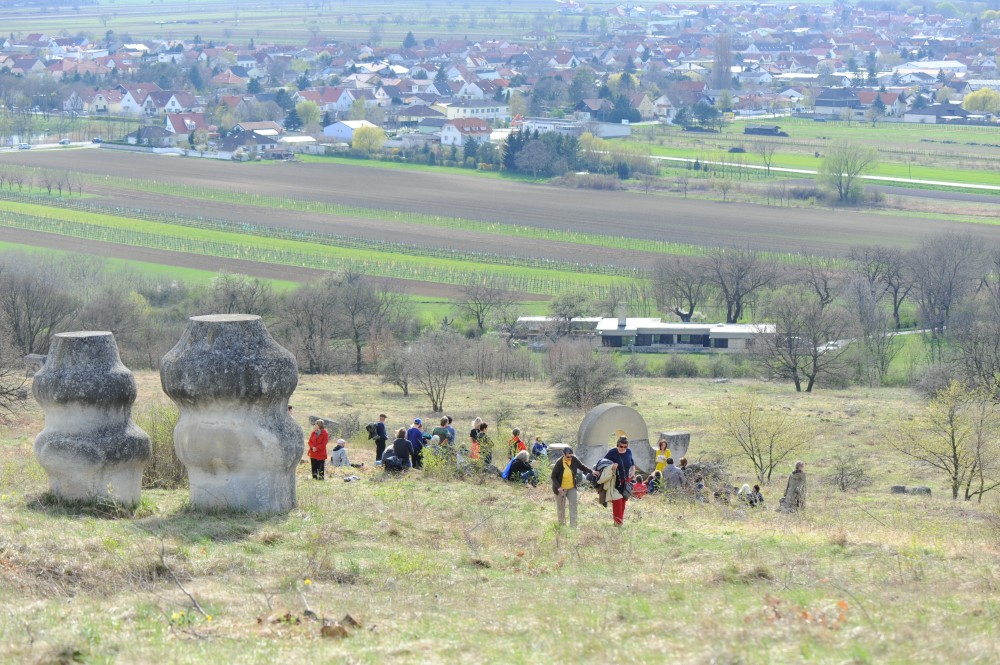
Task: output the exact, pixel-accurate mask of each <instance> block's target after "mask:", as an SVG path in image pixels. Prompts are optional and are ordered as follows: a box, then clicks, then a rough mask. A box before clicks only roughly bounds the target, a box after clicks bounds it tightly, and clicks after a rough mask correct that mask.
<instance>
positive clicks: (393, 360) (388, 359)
mask: <svg viewBox="0 0 1000 665" xmlns="http://www.w3.org/2000/svg"><path fill="white" fill-rule="evenodd" d="M409 354H410V347H408V346H396V347H395V348H393V349H392V350H391V351H389V353H388V354H386V356H385V358H383V360H382V364H381V366H380V368H379V371H380V373H381V375H382V380H383V381H384V382H386V383H390V384H392V385H394V386H399V389H400V390H402V391H403V397H409V396H410V382H411V381H412V380H413V371H414V367H413V364H412V362H411V361H410V357H409Z"/></svg>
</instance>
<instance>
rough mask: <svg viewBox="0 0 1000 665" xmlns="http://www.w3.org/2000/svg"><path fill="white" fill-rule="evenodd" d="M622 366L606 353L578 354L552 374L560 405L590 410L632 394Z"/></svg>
mask: <svg viewBox="0 0 1000 665" xmlns="http://www.w3.org/2000/svg"><path fill="white" fill-rule="evenodd" d="M624 379H625V377H624V376H623V374H622V371H621V369H620V368H619V367H618V365H617V364H615V361H614V360H612V359H611V358H609V357H608V356H606V355H593V354H589V355H587V356H578V357H576V358H572V359H571V360H570V361H569V362H567V363H566V364H565V365H563V366H562V367H560V368H558V369H557V370H556V371H555V372H554V374H553V376H552V386H553V387H554V388H555V389H556V399H557V400H558V402H559V403H560V404H564V405H566V406H575V407H580V408H583V409H589V408H592V407H594V406H597V405H598V404H601V403H603V402H619V401H621V400H623V399H625V398H626V397H628V396H629V395H630V394H631V390H630V389H629V386H628V384H627V383H626V382H625V380H624Z"/></svg>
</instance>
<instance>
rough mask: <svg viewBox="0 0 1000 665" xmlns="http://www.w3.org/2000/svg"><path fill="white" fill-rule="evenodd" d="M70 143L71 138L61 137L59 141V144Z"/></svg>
mask: <svg viewBox="0 0 1000 665" xmlns="http://www.w3.org/2000/svg"><path fill="white" fill-rule="evenodd" d="M69 144H70V140H69V139H61V140H60V141H59V145H69Z"/></svg>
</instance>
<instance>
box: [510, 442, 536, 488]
mask: <svg viewBox="0 0 1000 665" xmlns="http://www.w3.org/2000/svg"><path fill="white" fill-rule="evenodd" d="M507 480H510V481H518V480H519V481H521V482H522V483H530V484H531V486H532V487H535V486H537V485H538V474H537V473H535V470H534V469H532V468H531V461H530V460H529V459H528V451H527V450H522V451H521V452H519V453H518V454H517V455H515V456H514V459H513V460H511V464H510V471H508V473H507Z"/></svg>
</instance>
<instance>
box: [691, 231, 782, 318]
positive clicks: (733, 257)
mask: <svg viewBox="0 0 1000 665" xmlns="http://www.w3.org/2000/svg"><path fill="white" fill-rule="evenodd" d="M707 260H708V275H709V281H710V283H711V285H712V286H713V287H714V288H715V292H716V295H717V297H718V298H719V299H720V304H721V305H722V306H723V307H725V308H726V323H738V322H739V320H740V319H741V318H743V312H744V310H745V309H746V308H747V307H748V306H749V305H751V304H752V303H753V299H754V298H756V297H757V296H758V295H759V294H760V293H761V292H762V291H764V290H766V289H768V288H771V287H772V286H773V285H774V284H775V282H776V280H777V273H776V272H775V269H774V267H773V266H772V265H770V264H769V263H768V262H767V261H765V260H764V257H763V256H761V254H760V252H759V251H757V250H755V249H752V248H750V247H715V248H713V249H711V250H709V252H708V255H707Z"/></svg>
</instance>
